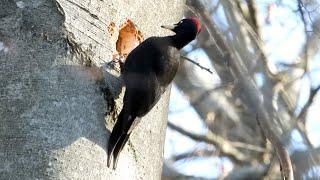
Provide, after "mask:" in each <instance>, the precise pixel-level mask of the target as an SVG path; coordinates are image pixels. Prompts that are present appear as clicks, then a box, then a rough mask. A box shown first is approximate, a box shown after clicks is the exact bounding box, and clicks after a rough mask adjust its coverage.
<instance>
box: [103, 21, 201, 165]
mask: <svg viewBox="0 0 320 180" xmlns="http://www.w3.org/2000/svg"><path fill="white" fill-rule="evenodd" d="M161 27H162V28H165V29H169V30H171V31H173V32H174V33H175V35H172V36H165V37H150V38H148V39H146V40H145V41H143V42H142V43H141V44H140V45H139V46H137V47H136V48H135V49H133V50H132V51H131V52H130V53H129V55H128V57H127V59H126V61H125V63H124V65H123V67H122V75H123V79H124V83H125V87H126V91H125V95H124V99H123V108H122V110H121V112H120V114H119V117H118V120H117V122H116V124H115V126H114V128H113V130H112V133H111V135H110V138H109V143H108V162H107V163H108V164H107V165H108V167H110V161H111V154H112V155H113V169H116V167H117V161H118V157H119V153H120V152H121V150H122V149H123V147H124V145H125V144H126V142H127V140H128V138H129V136H130V134H131V132H132V130H133V129H134V127H135V126H136V125H137V123H138V122H139V121H140V118H141V117H142V116H144V115H145V114H147V113H148V112H149V111H150V110H151V109H152V108H153V106H154V105H155V104H156V103H157V102H158V101H159V99H160V96H161V95H162V94H163V93H164V91H165V90H166V87H167V86H168V85H169V84H170V83H171V82H172V80H173V78H174V76H175V75H176V72H177V70H178V67H179V61H180V52H179V50H180V49H181V48H183V47H184V46H185V45H187V44H188V43H190V42H191V41H192V40H194V39H195V38H196V36H197V34H198V33H199V32H200V30H201V25H200V21H199V20H198V19H196V18H187V19H182V20H181V21H180V22H178V23H177V24H174V25H173V26H161Z"/></svg>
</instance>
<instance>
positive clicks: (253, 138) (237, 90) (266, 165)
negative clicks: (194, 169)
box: [163, 0, 320, 179]
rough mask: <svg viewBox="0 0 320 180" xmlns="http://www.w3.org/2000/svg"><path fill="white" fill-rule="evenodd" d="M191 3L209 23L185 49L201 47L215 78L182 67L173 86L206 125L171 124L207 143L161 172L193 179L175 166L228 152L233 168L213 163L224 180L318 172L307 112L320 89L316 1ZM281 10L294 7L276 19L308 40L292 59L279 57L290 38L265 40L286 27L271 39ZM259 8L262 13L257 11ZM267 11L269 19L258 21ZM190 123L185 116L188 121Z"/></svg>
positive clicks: (307, 175)
mask: <svg viewBox="0 0 320 180" xmlns="http://www.w3.org/2000/svg"><path fill="white" fill-rule="evenodd" d="M187 6H188V10H187V12H186V16H189V15H196V16H199V17H201V19H202V21H203V23H204V28H203V32H202V33H201V34H200V36H199V38H198V39H197V41H196V42H195V43H194V44H193V45H192V46H191V47H189V48H186V49H185V55H192V54H193V55H194V54H197V53H198V54H199V52H201V54H202V55H199V56H200V57H205V56H207V57H208V59H209V60H210V65H209V67H210V68H213V69H214V70H215V73H216V75H217V77H218V81H217V80H216V81H214V80H212V78H211V79H210V76H211V75H210V74H208V73H207V74H206V72H203V73H201V75H197V73H196V72H199V70H198V69H199V67H196V66H194V65H190V64H189V63H188V62H185V63H184V64H183V65H182V67H181V69H180V71H179V74H178V75H177V77H176V79H175V84H176V86H177V87H178V88H179V89H180V90H181V92H183V94H184V95H185V97H186V98H187V99H188V100H189V102H190V105H191V106H192V107H193V108H194V110H195V111H196V112H197V114H198V115H199V116H200V118H201V119H202V121H203V123H204V124H205V126H206V128H207V129H206V130H205V132H204V133H203V132H198V133H195V132H194V131H191V130H188V129H184V128H181V124H180V125H179V124H178V123H174V119H173V120H172V121H171V122H169V124H168V125H169V128H170V129H172V130H175V131H177V132H179V133H181V134H182V135H184V136H187V137H189V138H191V139H192V140H194V141H197V142H202V143H205V144H206V145H203V146H201V148H197V149H194V150H192V151H190V152H184V153H181V154H173V155H172V156H171V157H170V158H169V159H168V160H167V161H166V163H165V168H164V172H163V178H164V179H165V178H168V179H171V178H173V177H193V178H194V176H186V175H184V174H183V173H181V172H177V170H178V171H179V168H174V164H178V163H179V162H186V163H190V164H192V163H193V161H196V160H198V159H200V158H207V159H209V158H212V157H216V159H220V160H221V159H226V158H227V159H228V160H230V161H231V163H232V166H233V168H232V170H223V169H222V170H221V169H219V168H217V167H212V171H215V172H217V173H216V174H217V176H216V177H217V178H219V179H220V178H226V179H262V178H266V179H279V178H280V172H281V175H282V177H283V178H285V179H292V178H293V173H294V177H295V178H296V179H303V178H311V177H313V178H315V177H319V169H317V167H319V163H320V161H319V151H318V148H317V147H314V144H313V142H312V141H311V140H310V138H309V133H310V132H308V131H306V123H307V122H308V116H307V115H308V112H309V109H310V107H312V105H313V103H314V101H315V98H316V95H317V92H318V90H319V89H320V86H319V81H318V80H317V76H318V75H319V73H318V72H317V71H318V70H317V68H319V66H318V65H317V64H319V60H318V59H317V58H316V57H317V56H316V55H317V54H319V40H320V36H319V2H317V1H312V0H311V1H300V0H297V1H292V2H287V1H254V0H236V1H234V0H217V1H216V0H208V1H198V0H195V1H187ZM258 7H260V8H258ZM261 7H262V8H261ZM276 8H278V9H280V10H279V11H281V10H282V11H288V12H290V13H291V15H290V16H277V17H276V18H278V19H277V22H279V21H280V22H281V23H282V26H283V28H284V29H285V28H287V29H288V27H287V26H293V28H294V29H293V30H292V31H294V30H296V31H299V28H300V29H302V30H301V32H302V34H303V32H304V33H305V34H304V37H303V35H301V37H297V36H296V35H291V36H290V35H288V36H289V37H288V38H297V39H302V40H303V41H302V42H301V45H300V50H299V51H300V52H298V53H297V52H290V53H292V54H297V55H296V57H295V58H293V59H291V60H290V61H285V60H281V59H280V60H277V61H274V59H275V58H274V57H275V54H276V53H277V51H278V50H280V51H283V52H285V51H288V47H286V46H285V43H283V45H282V44H281V42H280V41H281V40H279V44H273V45H276V47H274V46H273V47H270V46H267V47H266V45H269V44H270V43H269V44H268V41H267V42H265V41H264V40H263V39H266V37H268V36H269V40H270V39H273V38H278V37H279V35H278V36H276V35H277V34H281V36H285V35H286V34H284V31H283V32H277V33H275V34H274V37H272V36H271V37H270V35H269V34H267V33H268V32H266V31H264V30H263V28H264V27H265V26H268V24H271V23H273V22H274V21H275V19H274V16H275V15H274V13H275V11H276V10H275V9H276ZM261 9H262V10H263V11H265V12H264V13H261V12H259V10H261ZM288 12H287V13H283V14H286V15H287V14H288ZM290 13H289V14H290ZM262 14H266V17H265V18H264V19H263V21H262V22H261V19H262V18H259V17H261V16H263V15H262ZM289 18H292V19H293V20H291V21H290V19H289ZM295 20H296V21H295ZM290 22H291V23H292V22H296V23H295V24H294V25H291V24H290ZM261 25H262V26H263V27H261ZM297 29H298V30H297ZM299 32H300V31H299ZM292 34H293V33H292ZM298 42H300V41H296V43H298ZM296 46H298V47H299V44H298V45H296ZM269 49H271V51H270V50H269ZM290 53H287V54H290ZM203 54H205V56H204V55H203ZM201 60H202V59H198V62H200V63H201V62H203V61H201ZM208 79H209V80H208ZM210 81H211V82H210ZM306 81H307V82H309V83H307V85H306ZM306 89H307V90H306ZM305 94H309V95H308V97H306V95H305ZM303 97H304V98H303ZM318 107H319V106H318ZM314 108H315V106H314ZM178 111H179V110H178ZM175 112H176V111H175V110H172V113H175ZM309 119H310V118H309ZM310 120H311V119H310ZM187 121H188V120H186V119H184V123H187ZM169 132H170V131H169ZM293 134H295V136H293ZM297 137H298V138H299V139H300V138H302V143H300V144H299V146H303V150H301V149H300V150H297V149H298V148H297V146H298V144H297V143H296V139H297ZM212 146H213V147H212ZM302 159H304V160H302ZM175 162H177V163H175ZM224 166H226V165H225V163H221V167H222V168H223V167H224ZM280 166H281V171H280ZM198 168H199V169H201V167H198ZM199 171H200V170H199ZM190 174H192V173H189V175H190ZM198 178H199V177H198Z"/></svg>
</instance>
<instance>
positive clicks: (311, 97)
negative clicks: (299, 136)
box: [297, 85, 320, 124]
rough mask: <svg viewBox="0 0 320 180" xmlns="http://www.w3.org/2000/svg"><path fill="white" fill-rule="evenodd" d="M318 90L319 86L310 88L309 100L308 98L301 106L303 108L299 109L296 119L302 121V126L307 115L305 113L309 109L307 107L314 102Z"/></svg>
mask: <svg viewBox="0 0 320 180" xmlns="http://www.w3.org/2000/svg"><path fill="white" fill-rule="evenodd" d="M319 90H320V85H319V86H318V87H316V88H311V89H310V95H309V98H308V101H307V103H306V104H305V105H304V106H303V108H302V109H301V111H300V113H299V115H298V117H297V119H298V120H300V121H302V122H303V124H305V116H306V114H307V111H308V109H309V107H310V106H311V105H312V103H313V101H314V98H315V97H316V95H317V93H318V91H319Z"/></svg>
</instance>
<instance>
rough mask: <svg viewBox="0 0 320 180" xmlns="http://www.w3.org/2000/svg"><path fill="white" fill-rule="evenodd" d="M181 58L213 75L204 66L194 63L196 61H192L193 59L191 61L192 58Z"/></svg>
mask: <svg viewBox="0 0 320 180" xmlns="http://www.w3.org/2000/svg"><path fill="white" fill-rule="evenodd" d="M180 57H181V58H183V59H185V60H187V61H189V62H191V63H193V64H195V65H196V66H198V67H200V68H201V69H203V70H205V71H207V72H208V73H210V74H213V72H212V71H211V70H210V69H209V68H206V67H204V66H201V65H200V64H199V63H198V62H196V61H194V60H192V59H190V58H188V57H186V56H180Z"/></svg>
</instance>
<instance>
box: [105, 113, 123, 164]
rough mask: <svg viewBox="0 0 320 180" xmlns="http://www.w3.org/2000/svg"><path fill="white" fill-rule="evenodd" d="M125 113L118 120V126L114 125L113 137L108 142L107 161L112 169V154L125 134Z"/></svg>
mask: <svg viewBox="0 0 320 180" xmlns="http://www.w3.org/2000/svg"><path fill="white" fill-rule="evenodd" d="M122 117H123V113H122V112H121V113H120V114H119V117H118V120H117V122H116V124H115V125H114V127H113V129H112V132H111V135H110V137H109V141H108V152H107V155H108V160H107V166H108V167H110V163H111V154H112V153H113V151H114V149H115V147H116V145H117V143H118V142H119V140H120V138H121V135H122V134H123V132H122V131H123V118H122Z"/></svg>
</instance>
